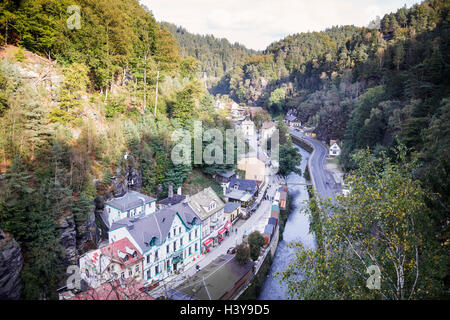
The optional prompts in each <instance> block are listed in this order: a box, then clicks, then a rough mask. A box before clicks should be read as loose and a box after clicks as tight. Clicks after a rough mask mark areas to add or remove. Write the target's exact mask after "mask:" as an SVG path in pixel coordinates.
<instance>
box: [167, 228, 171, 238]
mask: <svg viewBox="0 0 450 320" xmlns="http://www.w3.org/2000/svg"><path fill="white" fill-rule="evenodd" d="M167 238H169V239H170V230H169V234H168V235H167Z"/></svg>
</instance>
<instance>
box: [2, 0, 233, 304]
mask: <svg viewBox="0 0 450 320" xmlns="http://www.w3.org/2000/svg"><path fill="white" fill-rule="evenodd" d="M71 5H79V7H80V8H81V11H80V14H81V17H80V18H81V19H80V22H81V25H80V28H79V29H78V28H75V29H73V28H72V29H69V28H68V27H67V21H68V19H69V18H70V17H71V16H72V15H73V14H74V11H72V12H68V10H67V9H68V7H69V6H71ZM72 22H73V21H72ZM0 43H1V44H2V47H1V49H0V58H1V59H0V132H1V134H0V229H2V230H3V231H5V232H6V233H8V234H9V235H10V236H12V237H14V239H15V240H17V242H18V243H19V245H20V246H21V249H22V254H23V256H24V266H23V269H22V272H21V278H22V283H23V290H22V297H23V298H27V299H30V298H32V299H49V298H55V297H56V296H57V292H56V289H57V288H60V287H62V286H63V285H64V279H65V278H66V276H67V275H65V269H66V266H67V265H68V264H73V263H74V262H76V260H77V258H78V256H79V255H80V254H82V253H83V252H85V251H86V250H88V249H90V248H92V247H95V245H96V242H97V241H98V240H99V236H100V235H99V232H98V231H97V225H96V223H95V217H94V209H95V207H96V208H97V209H99V210H101V209H102V206H103V201H104V200H105V199H108V198H110V197H111V195H112V194H116V195H120V194H121V193H122V192H123V190H124V189H125V188H126V187H127V185H128V186H130V187H131V188H135V189H138V190H142V192H144V193H147V194H149V195H152V196H154V197H162V196H165V195H166V194H167V185H168V183H169V181H170V182H173V183H174V187H175V188H177V187H178V186H180V185H181V184H182V183H183V182H184V181H185V180H186V177H187V176H188V174H189V173H190V172H192V170H193V169H195V170H197V171H198V172H202V171H204V172H214V171H215V170H218V169H219V168H218V167H217V166H215V167H213V166H207V165H197V166H196V167H195V168H193V167H191V166H184V165H174V164H173V163H172V161H171V160H170V155H171V150H172V149H173V146H174V144H175V142H174V141H172V140H171V135H172V132H173V131H174V130H175V129H177V128H185V129H187V130H192V123H193V121H194V120H196V119H199V120H203V126H204V129H205V130H206V129H208V128H207V127H208V126H209V127H219V128H223V129H224V130H225V129H226V128H229V127H230V125H231V124H230V123H228V121H227V120H225V117H224V116H223V115H220V114H216V113H215V110H214V100H213V98H212V97H211V96H210V95H209V94H208V92H207V91H206V90H205V88H204V86H203V84H202V83H201V82H199V81H198V80H197V78H196V74H197V67H198V64H199V63H198V61H197V60H195V59H184V58H182V57H181V56H180V55H179V51H180V50H179V48H178V46H177V44H176V39H175V38H174V37H173V36H172V35H171V34H170V33H169V32H168V31H167V30H166V29H165V28H162V27H160V26H159V25H158V23H157V22H156V21H155V19H154V18H153V16H152V15H151V13H150V11H148V10H147V9H145V8H143V7H141V6H140V4H139V3H138V1H137V0H113V1H112V0H108V1H106V0H95V1H93V0H78V1H72V0H71V1H66V0H63V1H61V0H39V1H36V0H25V1H21V2H20V3H19V2H17V1H3V2H2V3H1V4H0ZM158 73H159V78H158ZM157 80H158V81H159V93H158V96H159V97H158V98H159V99H158V105H157V110H155V103H156V102H155V92H156V90H155V89H156V83H157ZM154 113H155V114H154ZM94 200H95V207H94Z"/></svg>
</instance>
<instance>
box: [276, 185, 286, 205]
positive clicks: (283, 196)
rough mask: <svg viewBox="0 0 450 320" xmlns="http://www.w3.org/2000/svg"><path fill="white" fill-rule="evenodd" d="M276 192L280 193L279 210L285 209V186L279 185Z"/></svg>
mask: <svg viewBox="0 0 450 320" xmlns="http://www.w3.org/2000/svg"><path fill="white" fill-rule="evenodd" d="M278 192H279V193H280V203H279V205H280V209H281V210H286V209H287V208H286V206H287V197H288V189H287V187H286V186H281V187H280V188H279V189H278Z"/></svg>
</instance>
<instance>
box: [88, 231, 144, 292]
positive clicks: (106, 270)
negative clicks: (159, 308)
mask: <svg viewBox="0 0 450 320" xmlns="http://www.w3.org/2000/svg"><path fill="white" fill-rule="evenodd" d="M142 260H143V257H142V254H141V253H140V252H139V251H138V250H137V249H136V247H135V246H134V245H133V244H132V243H131V242H130V240H129V239H127V238H123V239H120V240H118V241H115V242H112V243H109V244H108V245H107V246H105V247H103V248H100V249H96V250H92V251H89V252H87V253H86V254H84V255H83V256H81V257H80V260H79V265H80V276H81V279H82V280H84V281H86V283H87V284H88V285H89V287H91V288H97V287H98V286H100V285H101V284H103V283H104V282H106V281H110V280H117V279H119V278H120V279H122V280H129V279H134V280H136V281H141V280H142Z"/></svg>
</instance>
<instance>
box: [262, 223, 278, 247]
mask: <svg viewBox="0 0 450 320" xmlns="http://www.w3.org/2000/svg"><path fill="white" fill-rule="evenodd" d="M274 231H275V226H274V225H273V224H267V225H266V226H265V227H264V232H263V237H264V240H265V241H266V245H267V244H269V243H270V240H272V236H273V233H274Z"/></svg>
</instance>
